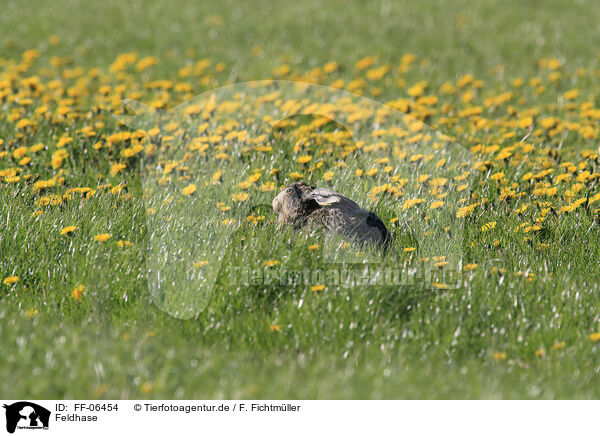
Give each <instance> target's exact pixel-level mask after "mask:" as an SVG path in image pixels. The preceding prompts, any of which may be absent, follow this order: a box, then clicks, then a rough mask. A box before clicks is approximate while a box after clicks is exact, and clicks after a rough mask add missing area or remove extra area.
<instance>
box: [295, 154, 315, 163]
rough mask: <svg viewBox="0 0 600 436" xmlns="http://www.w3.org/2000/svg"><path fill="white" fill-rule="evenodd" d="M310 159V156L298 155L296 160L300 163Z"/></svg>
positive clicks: (307, 161)
mask: <svg viewBox="0 0 600 436" xmlns="http://www.w3.org/2000/svg"><path fill="white" fill-rule="evenodd" d="M311 160H312V156H308V155H306V156H299V157H298V158H297V159H296V161H297V162H298V163H301V164H305V163H309V162H310V161H311Z"/></svg>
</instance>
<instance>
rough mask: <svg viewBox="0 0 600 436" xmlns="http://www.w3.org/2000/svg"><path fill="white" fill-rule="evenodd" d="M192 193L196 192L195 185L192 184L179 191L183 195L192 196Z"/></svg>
mask: <svg viewBox="0 0 600 436" xmlns="http://www.w3.org/2000/svg"><path fill="white" fill-rule="evenodd" d="M194 192H196V185H195V184H193V183H192V184H191V185H188V186H186V187H185V188H183V189H182V190H181V193H182V194H183V195H192V194H193V193H194Z"/></svg>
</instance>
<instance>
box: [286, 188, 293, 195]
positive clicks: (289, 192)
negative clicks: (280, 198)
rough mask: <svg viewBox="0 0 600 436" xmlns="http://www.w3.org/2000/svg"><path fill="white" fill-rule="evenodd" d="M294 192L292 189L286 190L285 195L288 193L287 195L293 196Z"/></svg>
mask: <svg viewBox="0 0 600 436" xmlns="http://www.w3.org/2000/svg"><path fill="white" fill-rule="evenodd" d="M292 192H294V190H293V189H292V188H287V189H286V190H285V193H286V194H287V195H292Z"/></svg>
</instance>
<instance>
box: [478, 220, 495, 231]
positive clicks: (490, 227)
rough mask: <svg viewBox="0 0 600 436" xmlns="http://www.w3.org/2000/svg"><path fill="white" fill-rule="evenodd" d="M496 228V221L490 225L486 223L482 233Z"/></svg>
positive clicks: (482, 227)
mask: <svg viewBox="0 0 600 436" xmlns="http://www.w3.org/2000/svg"><path fill="white" fill-rule="evenodd" d="M494 228H496V221H490V222H489V223H486V224H484V225H483V226H481V231H482V232H487V231H488V230H492V229H494Z"/></svg>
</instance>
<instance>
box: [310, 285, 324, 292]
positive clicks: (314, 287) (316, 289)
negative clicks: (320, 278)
mask: <svg viewBox="0 0 600 436" xmlns="http://www.w3.org/2000/svg"><path fill="white" fill-rule="evenodd" d="M323 289H325V285H312V286H311V287H310V290H311V291H312V292H319V291H322V290H323Z"/></svg>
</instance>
